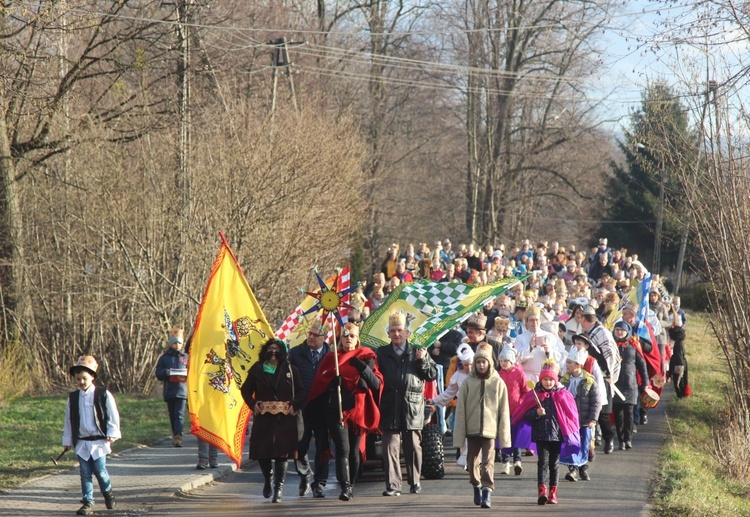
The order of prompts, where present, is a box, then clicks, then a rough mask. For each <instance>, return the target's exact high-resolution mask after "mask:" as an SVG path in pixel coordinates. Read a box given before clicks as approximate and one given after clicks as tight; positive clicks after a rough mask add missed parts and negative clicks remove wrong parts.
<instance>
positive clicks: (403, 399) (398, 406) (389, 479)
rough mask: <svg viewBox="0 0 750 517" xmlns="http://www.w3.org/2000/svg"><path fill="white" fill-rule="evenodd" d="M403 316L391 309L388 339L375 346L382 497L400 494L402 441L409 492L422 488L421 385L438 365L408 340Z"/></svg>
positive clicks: (433, 373) (422, 414)
mask: <svg viewBox="0 0 750 517" xmlns="http://www.w3.org/2000/svg"><path fill="white" fill-rule="evenodd" d="M409 335H410V333H409V330H408V328H407V325H406V315H405V314H404V313H403V312H401V311H398V312H394V313H392V314H391V315H390V316H389V318H388V337H389V338H390V340H391V342H390V343H389V344H388V345H385V346H381V347H380V348H378V349H377V352H376V353H377V363H378V368H379V369H380V372H381V373H382V375H383V394H382V397H381V399H380V430H381V431H382V432H383V470H385V491H384V492H383V495H384V496H399V495H401V485H402V478H401V464H400V461H401V443H402V440H403V447H404V460H405V463H406V475H407V479H408V482H409V486H410V490H409V491H410V492H411V493H413V494H418V493H420V492H421V491H422V487H421V485H420V484H419V478H420V472H421V469H422V444H421V442H422V427H423V426H424V404H425V402H424V385H425V381H432V380H434V379H435V377H437V368H436V366H435V363H434V362H433V360H432V359H430V357H429V355H428V354H427V350H426V349H424V348H421V347H416V346H414V345H412V344H410V343H409V341H408V339H409Z"/></svg>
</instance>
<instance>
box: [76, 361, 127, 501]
mask: <svg viewBox="0 0 750 517" xmlns="http://www.w3.org/2000/svg"><path fill="white" fill-rule="evenodd" d="M98 369H99V365H98V364H97V362H96V359H94V358H93V357H92V356H90V355H83V356H81V357H79V358H78V361H77V362H76V364H75V365H73V366H72V367H71V368H70V374H71V375H72V376H74V377H75V381H76V385H77V386H78V389H77V390H75V391H72V392H70V395H69V396H68V404H67V406H66V408H65V425H64V427H63V436H62V445H63V451H69V450H70V449H71V448H75V451H76V456H78V464H79V466H80V475H81V493H82V494H83V497H82V498H81V503H83V506H81V508H79V509H78V511H77V512H76V514H77V515H91V514H93V513H94V483H93V476H96V480H97V481H98V482H99V489H100V490H101V492H102V495H103V496H104V504H105V505H106V506H107V508H108V509H110V510H111V509H113V508H114V507H115V504H116V503H115V496H114V494H113V493H112V482H111V481H110V479H109V473H108V472H107V454H109V453H111V452H112V448H111V447H110V444H112V443H113V442H114V441H115V440H117V439H118V438H121V437H122V435H121V434H120V414H119V413H118V412H117V404H116V403H115V398H114V397H113V396H112V394H111V393H110V392H109V391H107V389H106V388H103V387H101V386H94V380H95V379H96V371H97V370H98Z"/></svg>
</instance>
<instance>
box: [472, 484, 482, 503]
mask: <svg viewBox="0 0 750 517" xmlns="http://www.w3.org/2000/svg"><path fill="white" fill-rule="evenodd" d="M473 488H474V504H475V505H477V506H479V505H480V504H482V489H481V488H480V487H478V486H475V487H473Z"/></svg>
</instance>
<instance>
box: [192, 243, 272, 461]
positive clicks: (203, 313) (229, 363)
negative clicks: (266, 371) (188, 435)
mask: <svg viewBox="0 0 750 517" xmlns="http://www.w3.org/2000/svg"><path fill="white" fill-rule="evenodd" d="M221 238H222V241H223V242H222V244H221V247H220V248H219V254H218V256H217V257H216V260H215V261H214V265H213V268H212V270H211V276H210V277H209V279H208V285H207V286H206V292H205V294H204V295H203V301H202V302H201V306H200V309H199V311H198V317H197V319H196V322H195V331H194V332H193V339H192V342H191V345H190V357H189V360H188V380H187V382H188V385H187V388H188V405H189V409H190V420H191V422H192V427H191V432H192V434H193V435H194V436H196V437H198V439H201V440H203V441H205V442H208V443H209V444H211V445H214V446H216V447H218V448H219V449H221V450H222V451H224V453H226V455H227V456H229V457H230V458H231V459H232V460H234V461H235V462H236V463H237V466H238V467H239V465H240V462H241V461H242V446H243V442H244V439H245V429H246V427H247V422H248V420H249V418H250V409H249V408H248V407H247V405H246V404H245V402H244V401H243V400H242V395H241V393H240V386H242V383H243V382H245V378H246V377H247V373H248V371H249V370H250V366H251V365H252V364H253V363H254V362H255V361H257V359H258V354H259V351H260V347H261V346H262V345H263V343H265V342H266V341H267V340H268V339H270V338H271V337H273V330H272V329H271V326H270V325H269V324H268V321H267V320H266V317H265V316H264V315H263V311H262V310H261V308H260V305H258V301H257V300H256V299H255V295H254V294H253V291H252V289H250V285H248V283H247V279H246V278H245V275H244V274H243V273H242V270H241V269H240V266H239V264H238V263H237V259H236V258H235V256H234V254H233V253H232V251H231V250H230V249H229V245H228V244H227V241H226V239H224V236H223V235H221Z"/></svg>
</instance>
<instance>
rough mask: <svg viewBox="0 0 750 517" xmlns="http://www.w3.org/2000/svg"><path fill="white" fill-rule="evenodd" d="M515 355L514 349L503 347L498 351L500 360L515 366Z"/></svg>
mask: <svg viewBox="0 0 750 517" xmlns="http://www.w3.org/2000/svg"><path fill="white" fill-rule="evenodd" d="M517 354H518V353H517V352H516V350H515V349H514V348H508V347H505V348H503V349H502V350H501V351H500V360H501V361H510V362H511V363H513V364H515V362H516V355H517Z"/></svg>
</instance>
